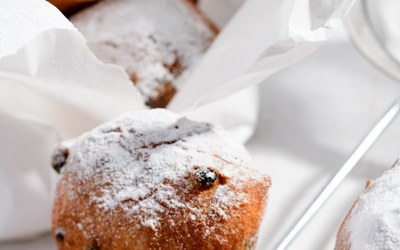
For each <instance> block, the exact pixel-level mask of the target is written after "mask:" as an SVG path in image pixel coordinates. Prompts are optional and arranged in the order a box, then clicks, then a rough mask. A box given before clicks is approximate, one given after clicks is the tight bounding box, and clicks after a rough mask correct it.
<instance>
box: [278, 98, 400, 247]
mask: <svg viewBox="0 0 400 250" xmlns="http://www.w3.org/2000/svg"><path fill="white" fill-rule="evenodd" d="M399 110H400V99H399V100H397V101H396V102H395V103H394V104H393V105H392V106H391V108H390V109H389V110H387V111H386V113H385V114H384V115H383V116H382V118H381V119H380V120H379V121H378V122H377V123H376V124H375V126H374V127H373V128H372V130H370V132H369V133H368V134H367V136H366V137H364V139H363V140H362V141H361V143H360V144H359V145H358V146H357V147H356V149H355V150H354V151H353V153H352V154H351V156H350V158H349V159H348V160H347V161H346V162H345V163H344V164H343V166H342V167H341V168H340V170H339V171H338V172H337V173H336V175H335V176H334V177H333V178H332V179H331V180H330V182H329V183H328V184H327V185H326V186H325V188H324V189H323V190H322V191H321V193H320V194H319V195H318V197H317V198H316V199H315V200H314V202H313V203H312V204H311V205H310V206H309V207H308V209H307V210H306V211H305V213H304V214H303V216H302V217H301V218H300V220H299V221H298V222H297V223H296V224H295V225H294V226H293V227H292V229H291V231H289V233H288V234H287V235H286V237H285V238H284V239H283V240H282V241H281V243H280V245H279V246H278V247H277V248H276V249H277V250H284V249H286V248H287V247H288V246H289V245H290V244H291V242H292V241H293V240H294V239H295V238H296V236H297V235H298V233H299V232H300V231H301V230H302V229H303V227H304V226H305V225H306V224H307V223H308V222H309V221H310V219H311V218H312V217H313V216H314V215H315V213H316V212H317V211H318V210H319V208H320V207H321V206H322V205H323V204H324V203H325V201H326V200H327V199H328V198H329V196H330V195H331V194H332V193H333V192H334V191H335V189H336V188H337V187H338V186H339V184H340V183H341V182H342V181H343V180H344V178H345V177H346V176H347V175H348V174H349V173H350V171H351V170H352V169H353V168H354V167H355V166H356V164H357V163H358V162H359V161H360V160H361V158H362V157H363V156H364V155H365V154H366V153H367V151H368V150H369V149H370V148H371V146H372V145H373V144H374V143H375V141H376V140H377V139H378V138H379V137H380V135H381V134H382V132H383V131H385V129H386V128H387V127H388V125H389V124H390V123H391V122H392V121H393V119H394V118H395V117H396V116H397V114H398V113H399Z"/></svg>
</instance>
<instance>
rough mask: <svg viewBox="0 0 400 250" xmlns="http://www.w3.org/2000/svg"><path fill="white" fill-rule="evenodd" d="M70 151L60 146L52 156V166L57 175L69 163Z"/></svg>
mask: <svg viewBox="0 0 400 250" xmlns="http://www.w3.org/2000/svg"><path fill="white" fill-rule="evenodd" d="M68 154H69V151H68V149H67V148H66V147H63V146H58V147H57V148H56V149H55V150H54V151H53V154H52V156H51V165H52V166H53V168H54V170H56V172H57V173H60V172H61V168H62V167H63V166H64V165H65V163H66V162H67V158H68Z"/></svg>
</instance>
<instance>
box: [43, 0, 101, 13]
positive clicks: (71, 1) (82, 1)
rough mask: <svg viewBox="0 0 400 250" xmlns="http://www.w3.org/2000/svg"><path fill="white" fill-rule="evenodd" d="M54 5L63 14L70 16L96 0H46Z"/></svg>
mask: <svg viewBox="0 0 400 250" xmlns="http://www.w3.org/2000/svg"><path fill="white" fill-rule="evenodd" d="M48 1H49V2H50V3H51V4H53V5H54V6H56V7H57V8H58V9H59V10H60V11H61V12H62V13H63V14H64V15H66V16H70V15H72V14H74V13H76V12H77V11H79V10H81V9H83V8H85V7H88V6H90V5H92V4H94V3H96V2H97V1H98V0H48Z"/></svg>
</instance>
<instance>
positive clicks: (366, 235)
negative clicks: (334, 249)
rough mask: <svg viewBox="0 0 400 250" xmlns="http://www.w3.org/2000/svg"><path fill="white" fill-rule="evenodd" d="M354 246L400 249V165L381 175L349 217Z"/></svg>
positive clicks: (373, 249) (353, 248)
mask: <svg viewBox="0 0 400 250" xmlns="http://www.w3.org/2000/svg"><path fill="white" fill-rule="evenodd" d="M348 225H349V227H348V232H349V234H350V242H351V249H352V250H358V249H371V250H377V249H387V250H395V249H400V166H399V165H398V164H397V165H396V166H394V167H393V168H391V169H390V170H388V171H386V172H385V174H384V175H383V176H381V177H380V178H378V179H377V180H376V181H375V182H374V184H372V186H370V187H369V188H368V190H367V191H366V192H365V193H364V194H363V195H362V196H361V197H360V199H359V201H358V203H357V205H356V206H355V207H354V209H353V212H352V215H351V217H350V219H349V224H348Z"/></svg>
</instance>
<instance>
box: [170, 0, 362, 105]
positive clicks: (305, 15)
mask: <svg viewBox="0 0 400 250" xmlns="http://www.w3.org/2000/svg"><path fill="white" fill-rule="evenodd" d="M231 1H233V0H231ZM354 2H355V0H331V1H320V0H295V1H294V0H279V1H278V0H277V1H265V0H249V1H246V2H245V3H244V4H243V6H242V7H241V8H240V9H239V10H238V12H237V13H236V14H235V16H234V17H233V19H232V20H230V22H229V23H228V24H227V25H226V26H225V27H224V30H223V32H222V34H220V35H219V36H218V37H217V39H216V41H215V42H214V43H213V45H212V47H211V48H210V49H209V50H208V52H207V54H206V56H205V57H204V59H203V60H202V62H201V63H200V65H199V66H198V67H197V68H196V70H195V71H194V72H193V74H192V76H191V77H190V78H189V79H188V81H187V84H185V85H184V86H183V87H182V89H180V91H179V92H178V94H177V97H176V98H175V99H174V100H173V101H172V104H171V105H170V108H171V109H172V110H176V111H179V110H181V109H182V108H187V107H191V106H193V105H197V106H201V105H204V104H207V103H209V102H212V101H215V100H218V99H220V98H222V97H224V96H227V95H229V94H232V93H234V92H236V91H238V90H240V89H243V88H245V87H249V86H251V85H254V84H257V83H259V82H261V81H262V80H264V79H266V78H267V77H269V76H270V75H272V74H273V73H275V72H277V71H278V70H280V69H282V68H284V67H286V66H289V65H290V64H292V63H294V62H296V61H297V60H299V59H301V58H303V57H304V56H306V55H308V54H310V53H312V52H313V51H315V50H316V49H317V48H318V47H319V46H320V45H321V44H322V42H323V41H326V40H327V35H328V34H329V32H330V31H331V30H332V29H333V28H334V27H335V26H336V25H337V24H338V23H339V22H340V21H341V20H342V18H343V17H344V16H345V14H346V13H347V12H348V11H349V9H350V8H351V6H352V5H353V3H354ZM193 100H197V102H196V103H195V104H194V103H193Z"/></svg>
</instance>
